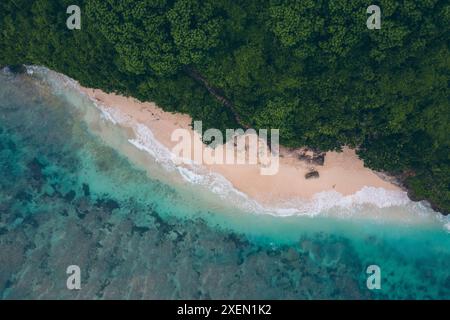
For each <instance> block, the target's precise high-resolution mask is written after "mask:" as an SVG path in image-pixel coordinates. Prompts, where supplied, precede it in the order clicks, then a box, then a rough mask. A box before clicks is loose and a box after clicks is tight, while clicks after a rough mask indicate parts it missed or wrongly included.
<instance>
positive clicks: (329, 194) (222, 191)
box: [4, 66, 450, 232]
mask: <svg viewBox="0 0 450 320" xmlns="http://www.w3.org/2000/svg"><path fill="white" fill-rule="evenodd" d="M27 70H28V73H29V74H30V75H33V76H36V75H40V77H41V78H43V79H44V80H46V81H47V82H49V83H50V84H51V85H52V87H53V88H54V89H55V90H56V91H61V90H65V89H67V88H72V89H75V90H77V91H78V92H80V93H81V94H82V95H85V96H87V95H86V94H85V93H84V92H82V91H81V90H80V86H79V83H78V82H77V81H75V80H73V79H71V78H69V77H67V76H64V75H62V74H58V73H56V72H53V71H51V70H49V69H47V68H45V67H39V66H27ZM5 71H6V70H4V72H5ZM91 101H92V102H93V105H94V106H95V107H96V108H97V109H98V110H99V111H100V112H101V114H102V118H103V119H104V120H105V121H109V122H111V123H112V124H115V125H125V126H129V127H131V128H132V129H133V131H134V133H135V137H134V138H133V139H129V140H128V142H129V143H130V144H132V145H133V146H134V147H136V148H137V149H139V150H141V151H143V152H146V153H147V154H148V155H150V156H151V157H152V158H153V159H154V160H155V161H156V162H158V163H160V164H161V165H163V167H164V168H165V169H166V170H168V171H171V172H176V173H178V175H179V176H180V177H181V178H182V179H183V180H184V181H185V182H186V183H189V184H194V185H199V186H203V187H205V188H206V189H207V190H210V191H212V192H213V193H214V194H216V195H218V196H219V197H220V198H221V199H224V200H228V201H229V202H230V203H232V204H233V205H234V206H238V207H239V208H241V209H243V210H245V211H248V212H252V213H256V214H270V215H273V216H279V217H287V216H294V215H303V216H310V217H314V216H317V215H329V214H330V212H333V213H332V214H333V215H334V216H336V215H337V216H340V217H349V216H358V215H359V213H360V212H361V210H366V209H367V208H378V209H386V208H395V207H399V208H400V207H408V211H411V212H413V213H414V215H415V216H429V215H430V212H432V210H431V209H430V208H429V205H427V203H426V202H412V201H411V200H410V199H409V198H408V196H407V194H406V192H404V191H395V190H386V189H383V188H375V187H368V186H366V187H363V188H362V189H361V190H359V191H358V192H356V193H355V194H352V195H347V196H345V195H342V194H340V193H338V192H336V191H323V192H320V193H317V194H315V195H314V196H313V197H312V199H309V200H305V199H291V200H290V201H283V202H282V203H278V204H273V206H267V205H262V204H261V203H259V202H257V201H256V200H254V199H252V198H250V197H249V196H247V195H246V194H245V193H243V192H241V191H239V190H237V189H236V188H235V187H234V186H233V184H232V183H231V182H230V181H229V180H227V179H226V178H225V177H224V176H222V175H220V174H218V173H215V172H211V171H210V170H207V169H206V168H205V167H203V166H200V165H196V164H194V163H193V162H191V163H186V161H183V163H184V164H183V165H177V164H176V163H179V162H176V161H175V160H176V156H175V155H174V154H173V153H172V152H171V151H170V150H169V149H168V148H167V147H165V146H164V145H163V144H162V143H160V142H159V141H158V140H157V139H156V138H155V136H154V134H153V133H152V131H151V129H150V128H148V127H147V126H145V125H143V124H140V123H135V122H134V121H133V120H132V119H131V118H130V117H129V116H127V115H126V114H124V113H123V112H121V111H120V110H119V109H118V108H114V107H113V106H108V105H105V104H103V103H102V102H100V101H97V100H94V99H91ZM378 211H380V210H378ZM434 216H436V215H434ZM439 216H441V215H439ZM439 219H442V218H439ZM442 222H443V225H445V228H446V229H447V230H449V232H450V221H449V220H448V219H445V220H444V221H442Z"/></svg>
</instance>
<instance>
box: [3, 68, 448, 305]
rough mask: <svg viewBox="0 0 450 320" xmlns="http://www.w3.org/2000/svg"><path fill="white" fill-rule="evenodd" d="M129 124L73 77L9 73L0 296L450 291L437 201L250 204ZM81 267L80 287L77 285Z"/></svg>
mask: <svg viewBox="0 0 450 320" xmlns="http://www.w3.org/2000/svg"><path fill="white" fill-rule="evenodd" d="M129 134H130V133H129V132H126V131H125V130H123V129H121V128H119V127H118V126H116V125H114V124H113V123H111V122H108V121H107V120H105V119H102V114H101V112H100V111H99V110H98V109H97V108H96V107H95V106H94V105H93V104H92V103H91V102H90V101H89V100H88V99H87V98H86V97H84V96H83V95H81V94H80V93H79V92H78V91H77V90H76V88H75V86H74V85H73V83H71V82H70V81H68V80H67V79H65V78H63V77H59V76H58V75H55V74H54V73H51V72H48V71H47V70H45V69H35V72H34V74H24V75H12V74H9V73H8V72H5V71H4V72H2V73H0V168H1V178H2V179H1V180H0V297H2V298H3V299H17V298H18V299H27V298H40V299H45V298H58V299H73V298H88V299H92V298H93V299H109V298H145V299H152V298H161V299H167V298H201V299H208V298H230V299H232V298H260V299H266V298H270V299H324V298H332V299H345V298H348V299H384V298H387V299H408V298H412V299H449V298H450V272H449V271H448V266H449V265H450V233H449V232H448V230H447V229H446V224H448V219H446V218H441V217H440V216H439V215H438V214H435V213H433V212H431V211H430V210H429V209H428V208H427V206H426V205H424V204H415V203H408V204H404V205H402V206H399V205H397V206H390V207H389V206H388V207H386V208H379V207H376V206H370V205H360V206H355V207H354V208H353V209H352V210H353V211H354V214H353V215H351V216H347V217H346V218H342V217H339V216H340V214H339V213H340V211H344V209H343V208H339V207H336V208H332V209H329V210H328V211H333V213H334V214H319V215H315V216H313V217H310V216H308V215H302V216H299V215H294V216H289V217H277V216H272V215H269V214H266V212H258V211H257V210H256V211H255V210H246V209H245V206H242V205H237V204H236V203H235V201H230V200H228V201H227V199H226V198H222V197H220V196H219V195H217V194H214V193H211V192H208V190H206V189H207V188H203V187H202V186H197V185H193V184H189V183H183V182H180V180H179V179H177V177H176V173H175V172H170V171H167V168H164V166H162V165H161V163H158V161H154V160H152V158H151V157H149V155H147V154H145V153H144V152H141V151H139V150H137V149H135V148H134V147H133V146H132V145H131V144H130V143H128V139H129ZM124 151H126V152H124ZM125 154H127V155H128V156H127V157H125ZM130 158H133V159H134V161H130ZM139 160H140V161H141V162H142V163H145V164H146V168H147V170H144V169H143V167H142V166H139V162H140V161H139ZM345 210H347V209H345ZM363 212H364V213H368V212H372V213H373V212H375V213H376V214H378V213H379V214H380V215H381V216H384V217H386V216H390V215H395V214H396V213H399V212H402V213H403V215H402V217H404V215H405V212H406V214H407V215H408V214H409V215H410V216H411V219H405V218H402V219H403V220H402V219H400V220H398V219H397V220H395V219H394V220H389V219H367V218H358V217H359V216H361V214H359V213H363ZM73 264H75V265H78V266H80V268H81V272H82V281H81V282H82V289H81V290H79V291H70V290H68V289H67V288H66V279H67V275H66V268H67V266H69V265H73ZM372 264H375V265H378V266H379V267H380V268H381V289H379V290H369V289H368V288H367V286H366V279H367V277H368V275H367V274H366V268H367V266H369V265H372Z"/></svg>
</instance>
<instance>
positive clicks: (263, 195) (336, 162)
mask: <svg viewBox="0 0 450 320" xmlns="http://www.w3.org/2000/svg"><path fill="white" fill-rule="evenodd" d="M80 90H81V91H82V92H83V93H85V94H86V95H87V96H88V97H89V98H90V99H91V100H92V101H93V102H96V103H100V104H101V105H103V106H104V107H106V108H108V112H112V113H114V114H115V115H116V117H117V118H118V119H119V121H118V122H120V123H117V124H118V125H120V126H122V127H125V128H131V129H133V130H135V128H136V127H137V126H144V127H145V128H147V129H149V130H150V131H151V133H152V134H153V135H154V138H155V139H156V140H157V141H158V142H160V143H161V144H162V145H163V146H164V147H166V148H167V149H168V150H172V148H173V147H174V146H175V145H176V144H177V142H173V141H172V140H171V134H172V132H173V131H174V130H176V129H179V128H182V129H186V130H188V131H189V132H190V134H191V135H192V137H193V138H194V139H198V141H200V139H201V138H200V136H199V135H198V134H197V133H196V132H194V130H193V129H192V128H191V125H190V124H191V118H190V116H189V115H186V114H180V113H170V112H165V111H163V110H162V109H161V108H159V107H158V106H156V105H155V104H154V103H151V102H140V101H138V100H137V99H135V98H131V97H124V96H121V95H117V94H114V93H109V94H108V93H105V92H103V91H102V90H100V89H90V88H85V87H82V86H80ZM115 121H116V122H117V119H116V120H115ZM141 128H142V127H141ZM200 145H201V147H202V149H206V148H208V147H207V146H206V145H204V144H200ZM208 149H210V148H208ZM203 151H204V150H203ZM299 153H303V154H304V153H305V150H303V149H296V150H291V149H287V148H284V147H282V146H280V159H279V170H278V173H276V174H275V175H271V176H263V175H261V174H260V167H261V165H260V164H255V165H250V164H243V165H240V164H232V165H229V164H203V165H202V166H203V167H204V168H206V169H207V170H208V171H209V172H210V173H217V174H220V175H222V176H223V177H224V178H225V179H227V180H228V181H229V182H230V183H231V184H232V185H233V187H234V188H236V189H237V190H238V191H240V192H242V193H244V194H246V195H248V196H249V197H250V198H252V199H254V200H256V201H258V202H260V203H261V204H263V205H274V204H278V203H283V202H286V201H289V200H291V199H304V200H312V199H313V198H314V197H315V196H317V195H318V194H320V193H322V192H333V191H335V192H337V193H338V194H340V195H342V196H354V195H356V194H357V193H358V192H360V191H362V190H363V189H365V188H376V189H383V190H387V191H398V192H404V190H403V189H402V188H400V187H399V186H398V185H395V184H393V183H390V182H388V181H386V180H385V179H383V178H382V177H381V176H380V174H379V173H377V172H375V171H373V170H371V169H369V168H366V167H364V163H363V161H362V160H361V159H359V158H358V156H357V155H356V153H355V150H352V149H350V148H347V147H344V148H343V151H342V152H334V151H331V152H327V153H326V154H325V157H324V162H323V165H320V164H317V163H314V162H311V161H307V160H303V159H299ZM311 171H316V172H318V175H319V177H317V178H311V179H306V178H305V175H306V174H308V173H309V172H311Z"/></svg>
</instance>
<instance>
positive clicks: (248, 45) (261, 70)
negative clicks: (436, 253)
mask: <svg viewBox="0 0 450 320" xmlns="http://www.w3.org/2000/svg"><path fill="white" fill-rule="evenodd" d="M71 4H77V5H78V6H80V8H81V13H82V14H81V18H82V27H81V30H69V29H68V28H67V27H66V20H67V18H68V16H69V15H68V14H67V13H66V9H67V7H68V6H69V5H71ZM371 4H376V5H379V6H380V8H381V14H382V18H381V19H382V20H381V22H382V25H381V29H380V30H369V29H368V28H367V26H366V20H367V18H368V17H369V14H367V12H366V9H367V7H368V6H369V5H371ZM449 40H450V3H449V2H448V1H443V0H402V1H394V0H381V1H372V0H352V1H348V0H296V1H295V0H291V1H286V0H284V1H283V0H235V1H232V0H34V1H31V0H2V1H1V2H0V65H18V64H37V65H45V66H47V67H49V68H51V69H54V70H57V71H59V72H62V73H64V74H67V75H69V76H70V77H73V78H75V79H77V80H78V81H80V83H81V84H83V85H85V86H89V87H96V88H101V89H104V90H106V91H116V92H119V93H122V94H126V95H132V96H135V97H137V98H139V99H141V100H151V101H156V102H157V103H158V104H159V105H160V106H161V107H162V108H164V109H165V110H169V111H179V112H185V113H189V114H190V115H192V117H193V118H194V119H196V120H203V122H204V127H206V128H207V127H214V128H236V127H253V128H256V129H258V128H280V140H281V143H282V144H284V145H286V146H289V147H299V146H308V147H311V148H314V149H317V150H323V151H326V150H332V149H333V150H339V148H341V147H342V146H343V145H349V146H352V147H356V148H357V149H358V154H359V155H360V157H361V158H363V159H364V161H365V164H366V165H367V166H369V167H370V168H373V169H377V170H383V171H387V172H389V173H391V174H394V175H396V176H397V177H399V178H400V179H401V180H402V181H403V183H404V185H405V186H407V187H408V189H409V190H410V196H411V197H412V198H413V199H427V200H429V201H430V203H432V205H433V206H434V207H435V208H436V209H438V210H440V211H442V212H444V213H448V212H450V152H449V150H450V148H449V145H450V139H449V137H450V121H449V114H450V91H449V80H450V49H449V48H450V43H449V42H450V41H449Z"/></svg>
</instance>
